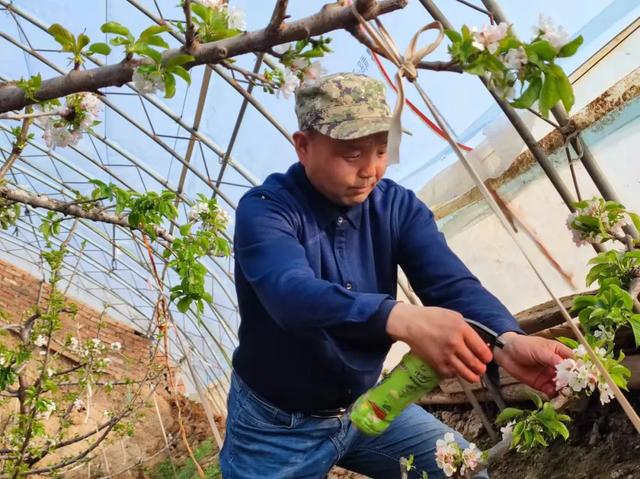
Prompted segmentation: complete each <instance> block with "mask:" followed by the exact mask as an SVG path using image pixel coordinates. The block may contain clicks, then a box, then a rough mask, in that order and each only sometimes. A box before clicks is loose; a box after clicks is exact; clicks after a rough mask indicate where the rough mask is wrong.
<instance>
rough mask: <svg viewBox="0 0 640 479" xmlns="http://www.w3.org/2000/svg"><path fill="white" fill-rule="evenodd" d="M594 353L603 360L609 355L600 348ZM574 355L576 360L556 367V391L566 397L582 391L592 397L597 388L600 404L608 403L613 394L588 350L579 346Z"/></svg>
mask: <svg viewBox="0 0 640 479" xmlns="http://www.w3.org/2000/svg"><path fill="white" fill-rule="evenodd" d="M594 352H595V353H596V355H597V356H599V357H600V358H601V359H603V358H605V356H606V354H607V351H606V350H605V349H603V348H600V347H597V348H594ZM573 353H574V355H575V357H576V359H572V358H568V359H563V360H562V361H560V362H559V363H558V364H557V365H556V375H555V377H554V381H555V384H556V390H557V391H561V392H562V394H564V395H566V396H570V395H571V394H573V393H579V392H582V391H584V392H585V393H586V394H587V395H591V393H593V392H594V391H595V390H596V388H597V389H598V391H599V392H600V402H601V403H602V404H606V403H608V402H609V401H610V400H611V398H612V397H613V394H612V392H611V389H610V388H609V385H608V384H607V382H606V381H605V379H604V377H603V376H602V375H601V374H600V372H599V370H598V368H597V366H596V365H595V364H594V363H593V362H592V361H591V359H590V357H589V355H588V354H587V350H586V348H585V347H584V346H583V345H579V346H578V347H577V348H574V350H573Z"/></svg>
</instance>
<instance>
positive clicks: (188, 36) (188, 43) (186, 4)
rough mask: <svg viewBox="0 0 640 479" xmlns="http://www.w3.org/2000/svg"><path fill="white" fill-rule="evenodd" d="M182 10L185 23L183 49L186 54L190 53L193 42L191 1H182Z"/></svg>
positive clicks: (193, 30)
mask: <svg viewBox="0 0 640 479" xmlns="http://www.w3.org/2000/svg"><path fill="white" fill-rule="evenodd" d="M182 10H184V18H185V21H186V23H187V28H186V31H185V42H184V48H185V50H186V51H187V52H190V51H191V49H192V47H193V42H194V40H195V36H196V34H195V29H194V27H193V21H192V20H191V0H184V1H183V3H182Z"/></svg>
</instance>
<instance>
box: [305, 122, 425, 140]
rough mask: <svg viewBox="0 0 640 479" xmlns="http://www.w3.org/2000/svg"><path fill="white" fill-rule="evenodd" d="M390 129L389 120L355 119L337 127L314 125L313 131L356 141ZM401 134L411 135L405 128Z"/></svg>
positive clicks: (333, 125) (332, 125)
mask: <svg viewBox="0 0 640 479" xmlns="http://www.w3.org/2000/svg"><path fill="white" fill-rule="evenodd" d="M390 128H391V118H389V117H384V118H375V119H370V118H367V119H357V120H345V121H342V122H340V123H339V124H338V125H335V124H333V123H331V124H325V125H316V126H314V127H313V129H314V130H316V131H318V132H319V133H322V134H323V135H327V136H328V137H331V138H333V139H335V140H356V139H358V138H363V137H365V136H369V135H375V134H376V133H381V132H384V131H389V129H390ZM402 132H403V133H406V134H408V135H411V134H412V133H411V132H410V131H409V130H407V129H406V128H403V129H402Z"/></svg>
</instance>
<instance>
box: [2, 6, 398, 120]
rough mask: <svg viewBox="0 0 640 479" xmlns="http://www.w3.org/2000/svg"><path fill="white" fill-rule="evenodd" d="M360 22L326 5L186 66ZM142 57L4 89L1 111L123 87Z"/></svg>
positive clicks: (211, 47)
mask: <svg viewBox="0 0 640 479" xmlns="http://www.w3.org/2000/svg"><path fill="white" fill-rule="evenodd" d="M407 2H408V0H381V1H380V2H375V1H369V2H363V1H359V2H358V3H371V4H372V8H368V9H367V10H366V11H365V12H364V13H363V16H364V18H366V19H370V18H373V17H375V16H377V15H383V14H385V13H388V12H391V11H394V10H398V9H400V8H404V7H405V6H406V5H407ZM0 4H1V5H3V6H4V7H5V8H7V9H8V10H11V3H10V2H9V1H8V0H0ZM356 23H357V20H356V19H355V18H354V17H353V14H352V12H351V8H350V7H334V8H322V9H321V10H320V11H319V12H318V13H316V14H314V15H311V16H309V17H305V18H302V19H300V20H296V21H294V22H290V23H288V24H287V28H286V29H284V30H282V31H279V32H278V33H277V34H276V35H274V36H270V35H269V34H268V32H267V31H266V29H262V30H256V31H253V32H247V33H244V34H242V35H238V36H235V37H232V38H225V39H223V40H218V41H215V42H210V43H204V44H201V45H200V44H195V45H194V48H193V51H192V52H191V55H193V56H194V57H195V60H194V61H193V62H191V63H188V64H185V68H187V69H189V68H193V67H194V66H196V65H202V64H207V63H219V62H220V61H221V60H224V59H225V58H230V57H235V56H238V55H242V54H243V53H249V52H257V51H267V50H269V48H271V47H272V46H274V45H279V44H281V43H286V42H291V41H296V40H302V39H304V38H308V37H310V36H316V35H321V34H324V33H327V32H329V31H332V30H338V29H347V28H349V27H351V26H353V25H355V24H356ZM182 52H183V50H182V49H171V50H168V51H167V52H165V54H164V60H165V61H168V60H169V59H170V58H172V57H175V56H176V55H178V54H181V53H182ZM139 64H141V60H136V59H133V60H126V61H123V62H121V63H117V64H115V65H104V66H101V67H97V68H92V69H89V70H82V71H72V72H69V73H68V74H66V75H61V76H58V77H54V78H50V79H49V80H45V81H43V82H42V86H41V87H40V89H39V90H38V91H37V93H36V94H35V95H34V96H35V100H33V99H29V98H27V97H26V95H25V92H24V91H23V90H22V89H21V88H18V87H16V86H6V87H3V88H0V113H4V112H7V111H11V110H20V109H21V108H24V107H25V106H27V105H30V104H33V103H35V102H36V101H42V100H50V99H53V98H60V97H63V96H66V95H69V94H71V93H77V92H82V91H96V90H98V89H99V88H105V87H109V86H121V85H123V84H125V83H127V82H129V81H131V77H132V76H133V71H134V69H135V68H136V67H137V66H138V65H139Z"/></svg>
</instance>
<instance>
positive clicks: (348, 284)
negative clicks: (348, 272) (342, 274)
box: [344, 281, 352, 289]
mask: <svg viewBox="0 0 640 479" xmlns="http://www.w3.org/2000/svg"><path fill="white" fill-rule="evenodd" d="M344 287H345V288H347V289H351V287H352V284H351V281H349V282H347V284H345V285H344Z"/></svg>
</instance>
